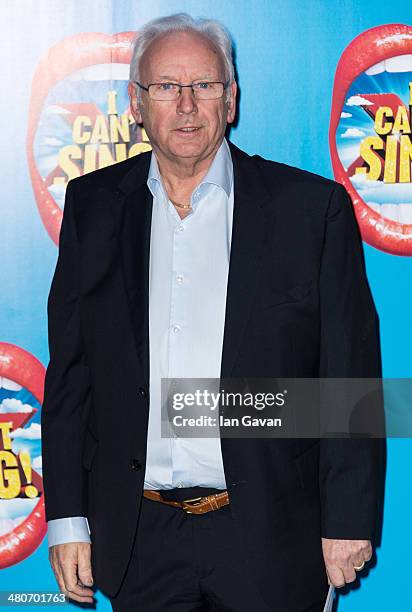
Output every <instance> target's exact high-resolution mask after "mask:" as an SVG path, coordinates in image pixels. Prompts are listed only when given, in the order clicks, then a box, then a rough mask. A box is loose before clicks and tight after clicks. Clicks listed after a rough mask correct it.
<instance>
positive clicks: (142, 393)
mask: <svg viewBox="0 0 412 612" xmlns="http://www.w3.org/2000/svg"><path fill="white" fill-rule="evenodd" d="M139 393H140V395H141V396H142V397H147V391H146V389H144V388H143V387H139Z"/></svg>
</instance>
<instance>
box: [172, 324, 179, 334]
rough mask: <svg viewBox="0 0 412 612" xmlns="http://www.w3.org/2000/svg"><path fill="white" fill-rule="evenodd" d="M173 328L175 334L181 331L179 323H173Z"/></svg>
mask: <svg viewBox="0 0 412 612" xmlns="http://www.w3.org/2000/svg"><path fill="white" fill-rule="evenodd" d="M172 329H173V332H174V333H175V334H178V333H179V332H180V326H179V325H173V328H172Z"/></svg>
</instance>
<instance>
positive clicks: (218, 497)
mask: <svg viewBox="0 0 412 612" xmlns="http://www.w3.org/2000/svg"><path fill="white" fill-rule="evenodd" d="M143 496H144V497H147V499H152V500H153V501H159V502H162V503H163V504H167V505H168V506H174V507H175V508H181V509H182V510H184V512H186V513H187V514H205V512H210V511H211V510H219V508H222V506H227V505H228V504H229V494H228V492H227V491H222V493H214V494H213V495H207V496H205V497H194V498H193V499H185V500H183V501H181V502H180V501H166V500H165V499H163V498H162V496H161V494H160V493H159V492H158V491H151V490H149V489H145V490H144V491H143Z"/></svg>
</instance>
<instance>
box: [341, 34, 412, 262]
mask: <svg viewBox="0 0 412 612" xmlns="http://www.w3.org/2000/svg"><path fill="white" fill-rule="evenodd" d="M411 53H412V27H410V26H407V25H402V24H388V25H385V26H378V27H376V28H372V29H370V30H367V31H366V32H363V33H362V34H360V35H359V36H358V37H356V38H355V39H354V40H353V41H352V42H351V43H350V44H349V46H348V47H347V48H346V49H345V51H344V52H343V54H342V56H341V58H340V60H339V63H338V66H337V69H336V75H335V82H334V90H333V99H332V112H331V122H330V130H329V145H330V151H331V158H332V167H333V171H334V175H335V178H336V180H338V181H339V182H341V183H342V184H343V185H344V186H345V188H346V189H347V191H348V192H349V194H350V196H351V198H352V201H353V205H354V209H355V213H356V217H357V220H358V223H359V227H360V230H361V233H362V238H363V239H364V240H365V242H367V243H368V244H370V245H372V246H374V247H376V248H379V249H381V250H383V251H386V252H388V253H392V254H395V255H412V224H409V223H400V222H398V221H396V220H393V219H388V218H385V217H383V216H382V215H381V214H380V213H379V211H377V210H373V208H372V207H370V206H368V205H367V203H366V202H365V201H364V199H363V198H362V197H361V195H360V194H359V192H358V191H357V189H356V188H355V186H354V185H353V184H352V181H351V180H350V178H349V173H348V171H347V170H345V168H344V167H343V164H342V162H341V159H340V157H339V154H338V150H337V143H336V135H337V129H338V125H339V121H340V119H341V111H342V108H343V105H344V103H345V99H346V95H347V92H348V90H349V88H350V86H351V84H352V83H353V81H354V80H355V79H356V78H357V77H358V76H359V75H360V74H362V73H363V72H365V71H366V70H368V69H370V68H371V67H373V66H376V65H379V63H380V62H385V61H386V60H390V58H395V57H397V58H400V56H403V55H409V54H411ZM398 61H399V60H398ZM388 93H389V92H388ZM365 97H368V96H367V95H365Z"/></svg>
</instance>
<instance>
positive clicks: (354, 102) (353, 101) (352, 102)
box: [346, 96, 373, 106]
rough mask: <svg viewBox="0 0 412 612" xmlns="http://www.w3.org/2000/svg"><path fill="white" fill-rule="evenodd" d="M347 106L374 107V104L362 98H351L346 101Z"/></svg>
mask: <svg viewBox="0 0 412 612" xmlns="http://www.w3.org/2000/svg"><path fill="white" fill-rule="evenodd" d="M346 104H347V106H365V105H366V106H373V104H372V102H369V100H366V98H362V96H351V97H350V98H348V100H346Z"/></svg>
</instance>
